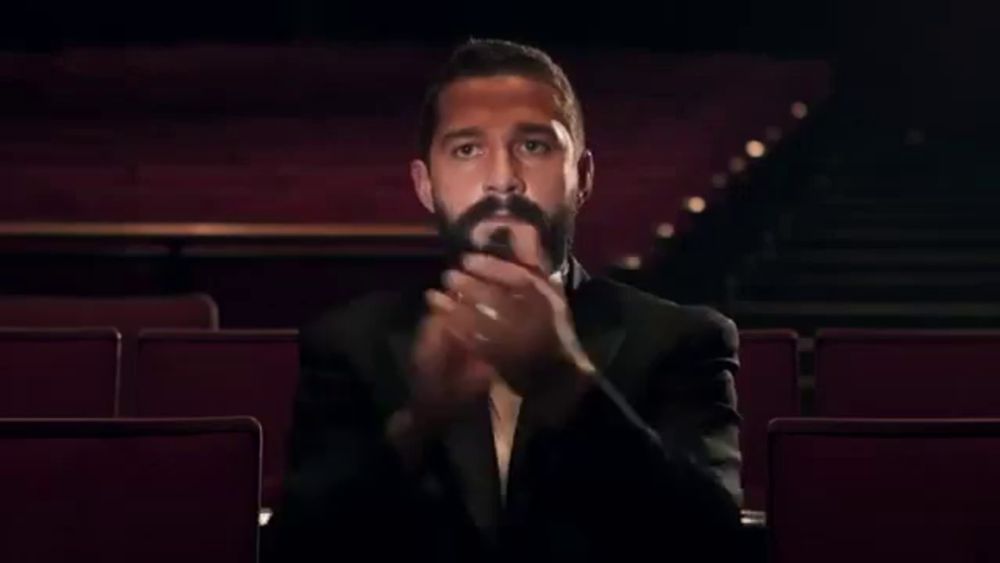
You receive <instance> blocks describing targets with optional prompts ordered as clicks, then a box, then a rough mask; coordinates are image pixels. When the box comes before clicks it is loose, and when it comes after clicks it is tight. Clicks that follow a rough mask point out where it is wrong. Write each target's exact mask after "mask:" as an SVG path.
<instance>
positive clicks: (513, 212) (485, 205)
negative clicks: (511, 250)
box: [453, 194, 550, 242]
mask: <svg viewBox="0 0 1000 563" xmlns="http://www.w3.org/2000/svg"><path fill="white" fill-rule="evenodd" d="M502 211H505V212H506V213H507V214H508V216H510V217H514V218H515V219H520V220H521V221H524V222H525V223H528V224H529V225H532V226H533V227H535V228H536V229H538V231H539V232H542V233H544V232H547V231H548V230H549V228H550V221H549V217H548V215H546V214H545V211H543V210H542V208H541V207H539V206H538V205H536V204H535V203H534V202H533V201H531V200H529V199H528V198H526V197H524V196H521V195H517V194H515V195H511V196H506V197H497V196H490V197H486V198H483V199H481V200H479V201H477V202H476V203H474V204H473V205H472V207H470V208H469V209H467V210H465V212H464V213H462V214H461V215H460V216H459V217H458V218H457V219H456V220H455V223H454V225H453V228H454V229H455V230H456V231H457V232H460V233H464V234H466V235H468V234H470V233H471V232H472V229H474V228H475V227H476V225H478V224H479V223H482V222H483V221H485V220H487V219H490V218H492V217H495V216H496V215H498V214H499V213H500V212H502ZM497 242H499V241H497Z"/></svg>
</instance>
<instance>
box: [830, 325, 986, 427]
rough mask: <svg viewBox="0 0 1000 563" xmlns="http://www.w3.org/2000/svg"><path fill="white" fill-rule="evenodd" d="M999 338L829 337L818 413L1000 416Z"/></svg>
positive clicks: (874, 333) (939, 334)
mask: <svg viewBox="0 0 1000 563" xmlns="http://www.w3.org/2000/svg"><path fill="white" fill-rule="evenodd" d="M998 396H1000V331H993V332H988V331H905V330H897V331H888V330H881V331H880V330H846V329H844V330H824V331H820V332H819V333H818V335H817V338H816V406H817V414H818V415H820V416H831V417H841V416H843V417H874V418H881V417H887V418H933V417H994V416H995V417H1000V401H998V400H997V397H998Z"/></svg>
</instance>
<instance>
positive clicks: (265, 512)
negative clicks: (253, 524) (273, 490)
mask: <svg viewBox="0 0 1000 563" xmlns="http://www.w3.org/2000/svg"><path fill="white" fill-rule="evenodd" d="M273 515H274V511H273V510H271V509H270V508H261V509H260V512H258V513H257V523H258V524H260V525H261V526H267V523H268V522H270V521H271V516H273Z"/></svg>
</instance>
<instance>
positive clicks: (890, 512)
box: [767, 419, 1000, 563]
mask: <svg viewBox="0 0 1000 563" xmlns="http://www.w3.org/2000/svg"><path fill="white" fill-rule="evenodd" d="M769 457H770V485H769V502H768V510H767V513H768V527H769V529H770V533H771V545H770V553H771V556H772V559H771V561H772V562H774V563H793V562H794V563H799V562H801V561H809V562H811V563H835V562H836V563H843V562H844V561H852V562H855V563H867V562H872V563H875V562H878V563H883V562H886V561H908V562H920V563H925V562H926V563H932V562H933V563H937V562H940V563H950V562H953V561H1000V543H997V541H996V538H997V536H998V534H1000V517H998V516H997V505H998V504H1000V481H998V480H997V475H1000V420H998V419H993V420H985V419H983V420H975V419H963V420H956V419H935V420H916V419H908V420H885V419H882V420H874V419H797V420H794V419H782V420H778V421H775V422H774V423H772V425H771V429H770V453H769Z"/></svg>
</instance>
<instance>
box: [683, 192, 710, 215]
mask: <svg viewBox="0 0 1000 563" xmlns="http://www.w3.org/2000/svg"><path fill="white" fill-rule="evenodd" d="M707 207H708V204H707V203H705V200H704V198H700V197H698V196H695V197H689V198H687V199H686V200H684V209H687V210H688V211H690V212H691V213H696V214H697V213H702V212H704V211H705V208H707Z"/></svg>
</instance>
